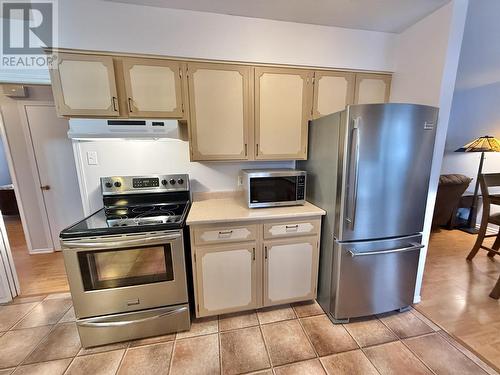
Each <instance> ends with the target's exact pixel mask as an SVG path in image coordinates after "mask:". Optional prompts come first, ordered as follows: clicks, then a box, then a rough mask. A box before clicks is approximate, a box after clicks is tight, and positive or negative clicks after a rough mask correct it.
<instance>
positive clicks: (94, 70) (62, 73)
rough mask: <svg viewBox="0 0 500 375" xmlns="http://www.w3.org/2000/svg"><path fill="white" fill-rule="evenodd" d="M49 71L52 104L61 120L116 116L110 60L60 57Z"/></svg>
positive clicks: (104, 58)
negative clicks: (72, 117) (66, 118)
mask: <svg viewBox="0 0 500 375" xmlns="http://www.w3.org/2000/svg"><path fill="white" fill-rule="evenodd" d="M58 56H59V58H58V62H57V69H51V70H50V74H51V80H52V87H53V93H54V100H55V102H56V108H57V112H58V114H59V115H62V116H118V115H119V111H118V97H117V93H116V84H115V71H114V68H113V59H112V58H111V57H109V56H96V55H79V54H68V53H59V55H58Z"/></svg>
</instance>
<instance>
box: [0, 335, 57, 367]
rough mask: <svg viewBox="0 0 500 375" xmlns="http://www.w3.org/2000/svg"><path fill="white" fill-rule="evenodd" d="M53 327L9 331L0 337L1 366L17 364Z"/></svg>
mask: <svg viewBox="0 0 500 375" xmlns="http://www.w3.org/2000/svg"><path fill="white" fill-rule="evenodd" d="M50 329H51V327H50V326H45V327H36V328H29V329H21V330H18V331H9V332H7V333H6V334H4V335H3V336H2V337H0V368H8V367H12V366H17V365H18V364H19V363H21V362H22V360H23V359H24V358H25V357H26V356H27V355H28V354H29V353H30V352H31V351H32V350H33V349H34V348H35V347H36V346H37V345H38V343H39V342H40V341H41V340H42V339H43V338H44V337H45V335H47V334H48V333H49V332H50Z"/></svg>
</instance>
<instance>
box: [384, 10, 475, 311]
mask: <svg viewBox="0 0 500 375" xmlns="http://www.w3.org/2000/svg"><path fill="white" fill-rule="evenodd" d="M467 5H468V0H454V1H452V2H450V3H448V4H447V5H445V6H443V7H442V8H440V9H438V10H437V11H435V12H434V13H432V14H431V15H429V16H427V17H426V18H424V19H423V20H421V21H420V22H418V23H416V24H415V25H413V26H411V27H410V28H408V29H407V30H405V31H404V32H403V33H401V34H400V35H399V36H398V40H397V42H396V49H395V74H394V76H393V83H392V88H391V101H394V102H413V103H419V104H427V105H433V106H436V107H439V109H440V111H439V121H438V127H437V132H436V142H435V145H434V154H433V160H432V169H431V179H430V184H429V194H428V198H427V208H426V214H425V222H424V231H423V237H424V238H423V241H424V243H425V244H427V243H428V241H429V236H430V230H431V224H432V214H433V212H434V203H435V198H436V191H437V184H438V180H439V174H440V170H441V162H442V158H443V151H444V143H445V139H446V132H447V128H448V122H449V117H450V109H451V102H452V96H453V90H454V85H455V78H456V73H457V67H458V60H459V56H460V47H461V43H462V36H463V30H464V24H465V18H466V13H467ZM426 255H427V248H424V249H422V251H421V255H420V260H419V269H418V274H417V287H416V290H415V302H418V301H420V290H421V285H422V277H423V273H424V267H425V259H426Z"/></svg>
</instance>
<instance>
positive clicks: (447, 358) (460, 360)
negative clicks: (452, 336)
mask: <svg viewBox="0 0 500 375" xmlns="http://www.w3.org/2000/svg"><path fill="white" fill-rule="evenodd" d="M405 343H406V345H408V347H409V348H410V350H411V351H412V352H413V353H414V354H416V356H417V357H419V358H420V359H421V360H422V362H424V363H425V364H426V365H427V366H428V367H430V368H431V369H432V370H433V371H434V372H436V373H437V374H449V375H453V374H462V375H466V374H471V375H472V374H481V373H483V374H486V372H483V370H481V368H480V367H479V366H477V365H476V364H475V363H474V362H472V361H471V360H470V359H469V358H467V357H466V356H465V355H463V354H462V353H461V352H460V351H458V349H456V348H454V347H453V346H452V345H451V344H450V343H449V342H448V341H446V340H445V339H444V338H442V337H441V336H440V335H438V334H436V333H434V334H432V335H427V336H419V337H413V338H410V339H406V340H405Z"/></svg>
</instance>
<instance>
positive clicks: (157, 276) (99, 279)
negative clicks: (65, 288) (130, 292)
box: [78, 244, 174, 291]
mask: <svg viewBox="0 0 500 375" xmlns="http://www.w3.org/2000/svg"><path fill="white" fill-rule="evenodd" d="M78 262H79V264H80V272H81V273H82V280H83V287H84V289H85V290H86V291H89V290H98V289H109V288H118V287H123V286H132V285H143V284H150V283H157V282H161V281H171V280H173V279H174V270H173V263H172V248H171V246H170V244H166V245H162V246H155V247H141V248H133V249H120V250H101V251H84V252H80V253H78Z"/></svg>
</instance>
